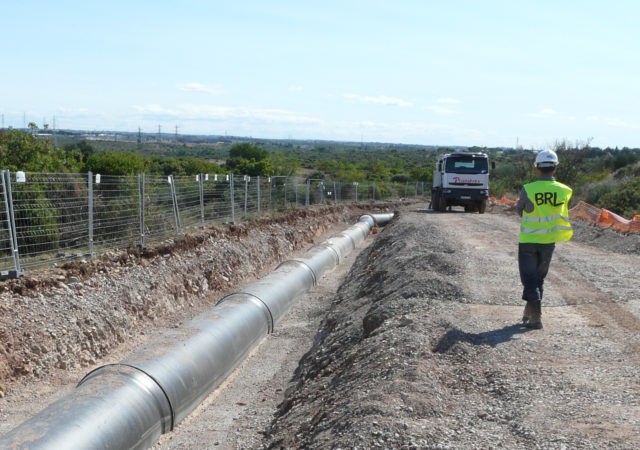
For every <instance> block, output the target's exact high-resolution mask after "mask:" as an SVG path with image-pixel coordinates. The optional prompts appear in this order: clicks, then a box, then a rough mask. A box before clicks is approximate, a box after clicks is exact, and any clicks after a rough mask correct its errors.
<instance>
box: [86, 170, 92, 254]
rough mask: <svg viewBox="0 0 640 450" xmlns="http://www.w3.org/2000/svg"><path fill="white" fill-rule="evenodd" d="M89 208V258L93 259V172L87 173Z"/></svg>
mask: <svg viewBox="0 0 640 450" xmlns="http://www.w3.org/2000/svg"><path fill="white" fill-rule="evenodd" d="M87 207H88V211H87V212H88V215H89V257H90V258H93V172H91V171H89V173H87Z"/></svg>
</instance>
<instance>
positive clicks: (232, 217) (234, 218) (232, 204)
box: [229, 174, 236, 224]
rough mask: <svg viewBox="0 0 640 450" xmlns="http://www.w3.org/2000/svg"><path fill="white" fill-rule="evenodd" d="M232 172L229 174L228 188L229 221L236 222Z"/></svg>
mask: <svg viewBox="0 0 640 450" xmlns="http://www.w3.org/2000/svg"><path fill="white" fill-rule="evenodd" d="M233 184H234V183H233V174H230V175H229V190H230V192H231V223H233V224H235V223H236V199H235V189H234V186H233Z"/></svg>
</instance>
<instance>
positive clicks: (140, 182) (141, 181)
mask: <svg viewBox="0 0 640 450" xmlns="http://www.w3.org/2000/svg"><path fill="white" fill-rule="evenodd" d="M144 197H145V189H144V174H143V173H141V174H138V205H139V206H140V248H144V245H145V242H144V229H145V217H144Z"/></svg>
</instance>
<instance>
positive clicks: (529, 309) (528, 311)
mask: <svg viewBox="0 0 640 450" xmlns="http://www.w3.org/2000/svg"><path fill="white" fill-rule="evenodd" d="M532 314H533V302H527V303H526V304H525V305H524V312H523V313H522V323H523V324H524V325H526V324H527V322H529V321H530V320H531V315H532Z"/></svg>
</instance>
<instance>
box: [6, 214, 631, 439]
mask: <svg viewBox="0 0 640 450" xmlns="http://www.w3.org/2000/svg"><path fill="white" fill-rule="evenodd" d="M393 209H396V210H397V212H398V214H397V218H396V219H395V220H394V221H393V222H392V223H391V224H390V225H388V226H387V227H385V228H384V229H383V230H381V232H380V233H379V234H378V235H376V236H374V237H372V238H371V239H369V240H368V241H367V243H366V244H365V245H364V246H363V247H362V248H361V249H360V250H359V252H360V253H359V254H358V252H355V254H354V255H353V256H352V257H351V260H350V261H348V262H347V264H348V265H350V264H353V266H352V267H351V268H350V270H348V267H345V266H343V267H342V268H339V269H337V270H336V271H335V272H334V273H333V274H331V275H330V276H329V277H328V278H327V279H324V280H322V282H321V286H319V287H317V288H314V289H315V290H314V291H313V292H310V293H309V294H307V295H306V296H305V298H304V299H302V301H301V302H300V304H299V305H298V306H296V307H295V308H294V309H293V310H292V311H291V313H290V315H289V317H287V319H286V320H285V321H283V324H282V327H281V328H280V329H279V330H276V332H275V333H274V334H273V335H270V336H269V337H268V338H267V339H266V340H265V342H264V343H263V344H262V345H261V346H260V347H259V348H258V349H257V350H256V351H255V352H254V354H253V355H251V357H250V358H249V359H248V360H247V362H246V363H245V364H243V366H241V367H240V368H239V369H238V370H237V371H236V373H234V374H233V376H232V377H231V378H230V380H229V381H228V382H227V383H226V384H225V386H223V387H221V388H220V389H218V390H217V392H215V393H214V394H213V395H212V396H211V397H210V398H209V399H207V401H205V403H204V404H203V406H202V407H201V408H198V409H197V410H196V411H195V412H194V413H193V414H192V416H191V417H189V418H187V419H186V420H185V421H184V423H182V424H180V426H179V427H178V428H177V429H176V430H175V431H174V432H172V433H169V434H167V435H165V436H163V438H162V440H161V442H160V443H159V444H158V445H157V447H158V448H629V449H631V448H637V447H638V446H640V385H639V382H638V376H637V367H638V363H639V355H640V345H639V344H640V333H639V331H640V295H638V294H640V287H639V286H638V267H640V265H639V262H640V237H639V236H637V235H635V236H623V235H619V234H617V233H613V232H610V231H607V230H604V231H603V230H599V229H596V228H594V227H592V226H589V225H586V224H584V223H576V236H575V239H574V240H573V241H572V242H569V243H564V244H560V245H558V248H557V250H556V253H555V254H554V260H553V262H552V268H551V273H550V274H549V277H548V279H547V289H546V290H545V294H546V298H545V301H544V308H543V322H544V325H545V328H544V329H543V330H528V329H525V328H522V327H520V326H519V325H518V323H517V322H518V319H519V317H520V316H521V313H522V306H523V303H522V301H521V300H519V298H520V283H519V278H518V269H517V260H516V252H517V246H516V244H515V241H516V236H517V230H518V220H517V218H516V217H515V216H514V215H513V214H512V212H510V211H506V210H503V209H500V210H499V209H498V208H497V207H495V208H494V210H493V211H490V212H488V213H487V214H484V215H479V214H465V213H462V212H459V211H454V212H450V213H442V214H439V213H433V212H431V211H428V210H427V209H426V205H424V204H410V205H394V206H393ZM329 211H330V212H327V211H322V212H309V211H307V212H300V213H298V216H299V217H295V216H294V217H291V218H288V219H286V220H285V219H282V220H276V221H270V222H258V223H256V224H247V225H242V226H240V227H234V228H232V229H229V230H226V231H224V230H218V229H215V230H211V231H210V235H209V236H208V237H193V238H191V239H192V241H190V240H189V239H187V240H186V241H185V242H184V243H182V244H181V245H178V246H175V245H173V246H166V247H165V248H164V249H162V248H160V249H158V250H157V252H156V253H153V254H147V255H137V254H125V255H120V256H119V257H118V258H115V259H114V258H112V259H111V260H107V261H101V262H90V263H89V264H84V265H79V266H78V267H69V268H67V269H64V270H63V269H60V270H59V271H58V272H57V273H56V277H53V278H51V277H49V278H46V277H44V276H43V278H42V279H40V278H34V280H33V281H30V282H28V283H26V282H24V281H23V282H22V283H18V282H16V283H15V284H12V283H6V284H5V285H4V292H2V294H0V308H2V309H1V311H2V313H3V314H2V318H0V324H1V328H0V337H1V338H2V341H1V342H2V344H3V348H0V368H3V371H2V372H1V373H2V374H3V378H2V379H3V380H4V381H3V382H4V392H6V396H5V398H4V399H0V422H2V425H0V432H5V431H7V430H8V429H10V428H12V427H13V426H15V425H17V424H18V423H20V422H21V421H22V419H23V418H26V417H28V416H29V415H30V414H33V413H34V412H35V411H37V410H38V409H39V408H40V407H42V404H43V403H47V402H50V401H52V400H53V399H55V398H56V396H59V395H62V393H64V391H65V390H68V389H71V388H72V387H71V386H72V383H71V380H72V379H73V380H74V381H77V379H78V378H80V377H81V376H82V374H84V373H86V372H87V371H88V370H87V369H89V368H91V367H93V366H94V365H95V364H98V365H100V364H103V363H105V362H106V361H110V360H114V361H117V360H119V359H121V356H122V355H123V354H126V351H128V350H130V349H132V348H135V346H136V345H137V344H138V343H139V342H141V341H144V340H145V339H146V338H147V337H148V336H150V335H152V334H153V332H154V331H153V330H154V329H157V328H162V326H170V325H171V324H172V323H173V324H177V323H179V322H181V321H182V320H184V319H186V318H187V317H189V315H192V314H194V313H195V311H196V310H201V309H203V308H205V307H207V306H209V305H210V304H211V301H212V300H211V297H212V296H218V294H223V293H224V292H225V290H226V291H228V290H230V289H231V288H232V287H233V286H234V284H236V283H239V282H242V280H240V279H239V278H237V275H236V274H237V273H238V271H239V270H240V268H243V269H246V270H244V271H245V272H246V273H247V274H249V276H248V278H245V279H244V281H246V282H248V281H249V279H250V278H251V277H258V276H261V275H263V274H264V273H266V272H268V270H270V268H273V266H274V264H275V260H278V259H283V258H286V257H287V255H289V254H291V253H294V252H295V251H299V250H301V249H302V248H303V247H305V245H306V246H309V245H310V243H311V241H313V240H314V239H320V238H322V236H323V235H326V234H327V233H329V234H330V232H331V230H332V227H334V226H335V227H337V228H339V227H340V226H342V228H346V227H347V226H348V225H350V224H351V223H353V221H355V219H356V218H357V216H358V215H359V214H360V213H361V211H352V210H345V209H340V208H338V209H330V210H329ZM342 228H340V229H342ZM248 242H251V243H248ZM265 250H266V251H265ZM264 254H269V255H271V256H270V257H266V256H264ZM261 255H262V256H261ZM245 264H248V266H245ZM212 268H215V269H212ZM52 280H53V281H52ZM323 286H324V287H323ZM323 289H324V290H323ZM99 299H102V302H100V300H99ZM87 305H89V307H87ZM106 311H109V312H106ZM18 312H20V314H18ZM105 317H106V319H105ZM61 342H62V344H61ZM69 346H70V347H69ZM265 361H271V362H270V363H266V362H265ZM34 398H37V399H40V401H38V402H34V401H33V399H34ZM34 403H36V405H34Z"/></svg>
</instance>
